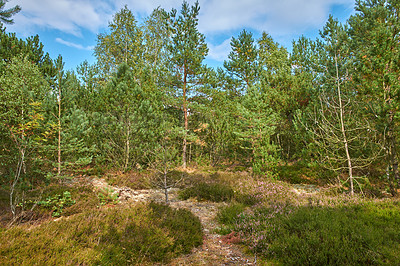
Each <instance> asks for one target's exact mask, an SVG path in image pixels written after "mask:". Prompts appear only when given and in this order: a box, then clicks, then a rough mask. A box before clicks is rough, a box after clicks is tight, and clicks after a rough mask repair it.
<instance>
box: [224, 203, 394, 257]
mask: <svg viewBox="0 0 400 266" xmlns="http://www.w3.org/2000/svg"><path fill="white" fill-rule="evenodd" d="M221 213H222V212H221ZM220 215H222V214H220ZM399 221H400V204H399V202H390V201H387V202H378V203H376V202H375V203H374V202H372V201H369V202H362V203H358V204H354V203H353V204H349V205H346V206H340V207H297V208H294V207H286V208H280V207H279V206H278V207H274V208H260V209H257V210H256V211H254V212H253V213H252V214H246V215H243V214H242V215H241V216H240V217H239V220H238V221H237V224H236V226H235V228H234V230H235V231H236V232H241V233H242V236H243V241H244V243H245V244H247V246H248V247H249V248H250V249H251V250H252V251H253V252H254V253H257V254H258V255H260V256H262V257H264V258H265V259H267V260H269V261H276V262H278V263H282V264H284V265H397V264H398V263H399V262H400V252H399V250H400V222H399ZM222 222H226V221H224V220H222ZM229 222H230V220H228V224H229Z"/></svg>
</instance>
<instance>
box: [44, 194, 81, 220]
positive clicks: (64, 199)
mask: <svg viewBox="0 0 400 266" xmlns="http://www.w3.org/2000/svg"><path fill="white" fill-rule="evenodd" d="M74 204H75V201H74V200H72V198H71V193H70V192H69V191H64V192H63V194H62V196H61V195H60V194H57V195H54V196H52V197H48V198H47V199H45V200H42V201H39V202H38V205H39V206H43V207H46V208H51V209H52V210H53V212H52V214H51V215H52V216H53V217H59V216H61V214H62V213H63V210H64V208H65V207H69V206H72V205H74Z"/></svg>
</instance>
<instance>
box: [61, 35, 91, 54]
mask: <svg viewBox="0 0 400 266" xmlns="http://www.w3.org/2000/svg"><path fill="white" fill-rule="evenodd" d="M56 42H58V43H61V44H64V45H66V46H68V47H73V48H76V49H79V50H88V51H92V50H93V49H94V46H86V47H85V46H83V45H81V44H77V43H73V42H69V41H65V40H63V39H61V38H56Z"/></svg>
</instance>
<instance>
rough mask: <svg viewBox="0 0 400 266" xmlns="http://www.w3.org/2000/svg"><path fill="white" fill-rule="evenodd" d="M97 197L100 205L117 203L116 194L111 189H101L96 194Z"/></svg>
mask: <svg viewBox="0 0 400 266" xmlns="http://www.w3.org/2000/svg"><path fill="white" fill-rule="evenodd" d="M97 197H98V198H99V200H100V205H101V206H102V205H106V204H116V203H118V194H117V193H116V192H115V191H114V190H113V189H112V188H108V187H105V188H102V189H100V190H99V191H98V192H97Z"/></svg>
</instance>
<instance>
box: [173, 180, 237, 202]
mask: <svg viewBox="0 0 400 266" xmlns="http://www.w3.org/2000/svg"><path fill="white" fill-rule="evenodd" d="M233 196H234V191H233V189H232V188H231V187H230V186H227V185H223V184H219V183H212V184H208V183H199V184H197V185H195V186H193V187H189V188H185V189H183V190H181V191H180V192H179V198H181V199H183V200H186V199H189V198H197V199H198V200H208V201H213V202H222V201H228V200H230V199H232V198H233Z"/></svg>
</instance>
